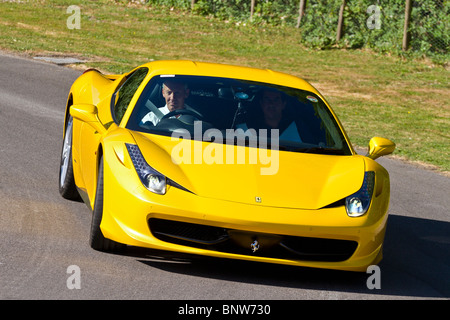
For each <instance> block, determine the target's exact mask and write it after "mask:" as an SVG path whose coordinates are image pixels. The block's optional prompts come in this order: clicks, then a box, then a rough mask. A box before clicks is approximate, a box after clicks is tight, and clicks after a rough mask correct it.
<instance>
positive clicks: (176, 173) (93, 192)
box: [59, 61, 395, 271]
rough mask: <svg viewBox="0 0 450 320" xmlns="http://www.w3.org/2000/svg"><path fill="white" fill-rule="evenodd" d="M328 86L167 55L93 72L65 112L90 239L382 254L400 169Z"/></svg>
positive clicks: (70, 163) (216, 253)
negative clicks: (334, 105)
mask: <svg viewBox="0 0 450 320" xmlns="http://www.w3.org/2000/svg"><path fill="white" fill-rule="evenodd" d="M394 148H395V144H394V143H393V142H391V141H390V140H388V139H384V138H379V137H375V138H372V139H371V140H370V142H369V150H368V153H367V155H365V156H364V155H359V154H357V153H356V152H355V150H354V149H353V147H352V145H351V143H350V141H349V139H348V136H347V134H346V133H345V131H344V129H343V127H342V125H341V123H340V122H339V120H338V119H337V117H336V115H335V113H334V112H333V110H332V109H331V107H330V106H329V104H328V103H327V102H326V100H325V99H324V97H323V96H322V95H321V94H320V93H319V92H318V91H317V90H316V89H315V88H314V87H313V86H311V85H310V84H309V83H308V82H306V81H304V80H302V79H300V78H298V77H294V76H291V75H288V74H284V73H280V72H275V71H271V70H262V69H255V68H247V67H238V66H231V65H222V64H212V63H200V62H193V61H154V62H150V63H147V64H144V65H142V66H140V67H137V68H135V69H133V70H132V71H130V72H128V73H125V74H122V75H105V74H102V73H101V72H99V71H97V70H87V71H86V72H84V73H83V74H82V75H81V76H80V77H79V78H78V79H77V80H76V81H75V82H74V84H73V85H72V87H71V89H70V93H69V96H68V100H67V106H66V113H65V119H64V132H63V146H62V152H61V165H60V173H59V190H60V193H61V195H62V196H63V197H64V198H67V199H77V198H78V199H79V198H81V199H82V200H83V201H84V202H85V203H86V204H87V205H88V207H89V208H90V209H91V210H92V224H91V231H90V245H91V247H92V248H94V249H96V250H102V251H118V250H121V249H123V248H125V247H126V246H138V247H145V248H152V249H160V250H168V251H174V252H180V253H188V254H197V255H206V256H213V257H219V258H231V259H242V260H251V261H259V262H268V263H278V264H286V265H296V266H306V267H317V268H329V269H340V270H351V271H366V269H367V267H368V266H369V265H372V264H377V263H378V262H379V261H380V260H381V258H382V247H383V240H384V235H385V230H386V224H387V218H388V213H387V211H388V206H389V194H390V191H389V188H390V187H389V175H388V172H387V171H386V170H385V169H384V168H383V167H382V166H381V165H379V164H378V163H377V162H376V161H374V160H375V159H376V158H378V157H380V156H382V155H386V154H389V153H391V152H393V150H394Z"/></svg>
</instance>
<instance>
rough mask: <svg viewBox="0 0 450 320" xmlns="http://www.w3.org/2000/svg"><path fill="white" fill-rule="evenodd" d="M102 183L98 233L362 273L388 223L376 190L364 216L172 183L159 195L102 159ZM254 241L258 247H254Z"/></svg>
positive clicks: (149, 244) (376, 255)
mask: <svg viewBox="0 0 450 320" xmlns="http://www.w3.org/2000/svg"><path fill="white" fill-rule="evenodd" d="M124 177H126V178H124ZM104 188H105V189H104V197H105V198H104V212H103V218H102V223H101V225H100V227H101V230H102V233H103V235H104V236H105V237H106V238H108V239H111V240H114V241H117V242H120V243H124V244H127V245H131V246H138V247H146V248H153V249H161V250H169V251H176V252H182V253H188V254H199V255H206V256H213V257H220V258H231V259H242V260H250V261H259V262H268V263H278V264H286V265H295V266H305V267H316V268H328V269H339V270H349V271H363V272H365V271H366V269H367V267H368V266H369V265H372V264H377V263H378V262H379V261H380V260H381V258H382V244H383V240H384V234H385V230H386V223H387V212H382V211H385V210H383V209H382V208H385V207H386V206H385V205H383V201H386V199H384V198H383V197H384V196H382V195H380V196H379V197H378V198H374V199H373V201H372V204H371V207H370V209H369V212H368V213H367V214H366V215H364V216H362V217H358V218H351V217H348V215H347V214H346V211H345V208H344V207H343V206H341V207H335V208H325V209H320V210H300V209H290V208H277V207H266V206H263V205H262V204H254V205H249V204H243V203H236V202H230V201H223V200H217V199H210V198H204V197H201V196H198V195H195V194H193V193H190V192H186V191H183V190H180V189H178V188H176V187H173V186H169V187H168V190H167V193H166V194H165V195H157V194H153V193H151V192H150V191H148V190H147V189H146V188H145V187H144V186H142V184H141V182H140V180H139V178H138V177H137V175H136V174H135V172H134V169H133V168H132V167H131V168H126V167H125V166H120V168H118V167H116V168H114V169H113V170H112V169H111V167H109V166H108V165H105V183H104ZM192 233H194V234H192ZM211 234H212V235H211ZM255 240H256V241H257V243H254V242H255ZM208 242H210V243H208ZM252 244H253V245H255V246H258V245H259V248H258V249H257V250H256V251H255V250H254V247H252ZM280 247H281V248H283V250H281V249H280Z"/></svg>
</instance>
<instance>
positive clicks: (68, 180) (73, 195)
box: [59, 116, 80, 200]
mask: <svg viewBox="0 0 450 320" xmlns="http://www.w3.org/2000/svg"><path fill="white" fill-rule="evenodd" d="M72 124H73V118H72V117H71V116H69V119H68V121H67V124H66V132H65V134H64V141H63V145H62V150H61V163H60V165H59V193H60V194H61V196H62V197H63V198H65V199H70V200H78V199H79V198H80V195H79V194H78V191H77V187H76V185H75V178H74V176H73V163H72Z"/></svg>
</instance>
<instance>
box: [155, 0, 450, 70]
mask: <svg viewBox="0 0 450 320" xmlns="http://www.w3.org/2000/svg"><path fill="white" fill-rule="evenodd" d="M147 2H148V3H149V4H150V5H164V6H170V7H177V8H181V9H186V8H190V5H191V0H147ZM250 2H251V1H250V0H198V1H197V2H196V4H195V6H194V12H195V13H196V14H200V15H207V16H213V17H216V18H219V19H222V20H228V21H235V22H245V23H249V24H250V23H251V24H252V25H257V26H258V25H262V26H264V25H275V26H278V25H282V26H289V27H295V26H296V24H297V19H298V11H299V0H257V1H256V6H255V10H254V15H253V17H252V19H251V20H250ZM341 4H342V0H327V1H323V0H307V1H306V8H305V15H304V16H303V17H302V21H301V26H300V28H299V30H298V31H296V32H298V33H299V34H300V37H299V38H300V39H301V42H302V43H303V44H305V45H307V46H309V47H312V48H318V49H329V48H331V47H339V48H370V49H373V50H376V51H380V52H391V53H397V54H401V55H404V54H405V53H404V52H402V39H403V26H404V16H405V1H404V0H386V1H380V0H353V1H352V0H347V1H346V7H345V10H344V33H343V37H342V38H341V41H340V42H339V43H336V30H337V23H338V16H339V8H340V6H341ZM371 5H377V6H378V8H379V10H380V17H379V21H380V22H381V25H380V28H369V27H368V20H369V19H373V12H371V11H368V8H369V6H371ZM449 17H450V1H444V0H421V1H413V8H412V13H411V25H410V33H411V43H410V49H411V50H410V52H409V53H408V54H409V55H413V56H420V55H424V56H429V57H431V58H433V59H435V60H436V61H437V62H442V63H445V62H447V63H448V55H449V46H450V33H449V32H448V30H449V28H450V22H449V19H450V18H449Z"/></svg>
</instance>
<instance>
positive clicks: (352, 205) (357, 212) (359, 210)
mask: <svg viewBox="0 0 450 320" xmlns="http://www.w3.org/2000/svg"><path fill="white" fill-rule="evenodd" d="M374 185H375V172H373V171H368V172H366V173H365V174H364V181H363V185H362V187H361V189H359V190H358V191H357V192H356V193H354V194H352V195H351V196H348V197H347V198H346V199H345V209H346V210H347V214H348V215H349V216H350V217H360V216H362V215H364V214H365V213H366V212H367V210H368V209H369V207H370V202H371V201H372V194H373V189H374Z"/></svg>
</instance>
